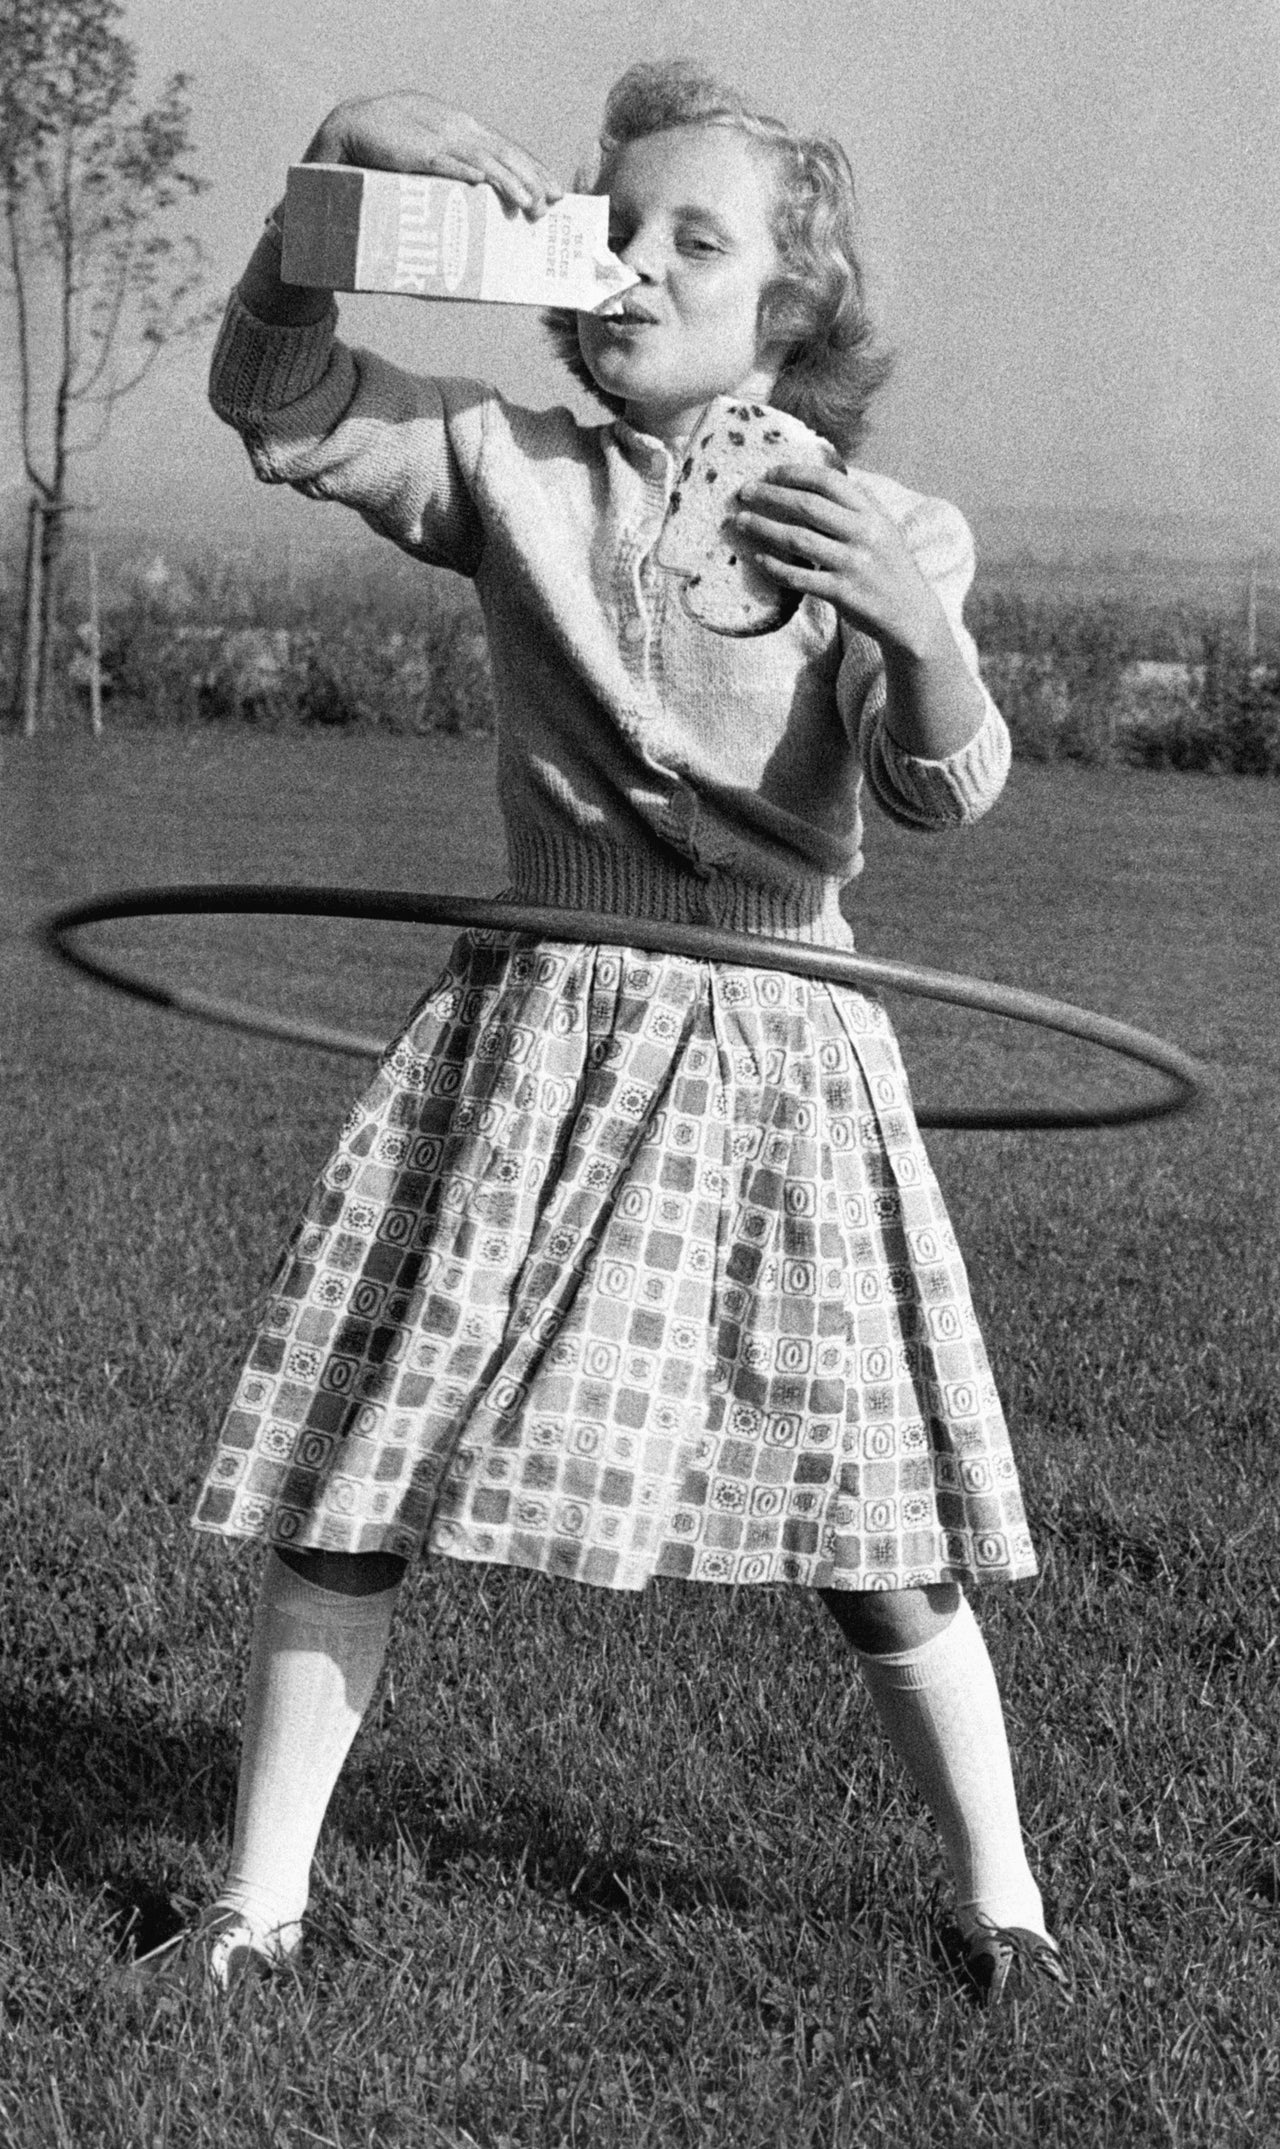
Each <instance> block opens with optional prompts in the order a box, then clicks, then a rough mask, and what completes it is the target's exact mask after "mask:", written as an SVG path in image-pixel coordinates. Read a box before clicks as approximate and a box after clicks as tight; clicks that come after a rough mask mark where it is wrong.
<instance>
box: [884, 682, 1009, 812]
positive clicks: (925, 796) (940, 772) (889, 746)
mask: <svg viewBox="0 0 1280 2149" xmlns="http://www.w3.org/2000/svg"><path fill="white" fill-rule="evenodd" d="M872 756H874V757H875V758H876V760H877V762H878V766H877V767H876V768H875V770H874V773H873V771H872V768H871V765H870V763H871V759H872ZM1010 759H1011V747H1010V742H1009V732H1008V727H1007V726H1006V724H1005V721H1004V718H1003V717H1002V716H1001V714H1000V711H999V710H998V709H997V707H996V705H995V703H994V702H993V701H992V700H991V699H990V697H988V699H987V706H986V713H985V715H984V717H983V720H982V724H981V726H980V727H979V729H978V731H977V732H976V733H975V734H974V736H973V738H971V739H970V740H969V741H968V743H967V744H966V745H964V746H961V747H959V748H957V750H956V752H955V753H953V754H948V755H947V757H946V759H945V760H943V761H929V760H926V759H925V758H924V757H923V756H921V755H919V754H909V753H908V752H907V750H906V748H905V747H904V746H899V744H898V742H897V740H896V739H895V738H894V737H893V734H892V733H891V732H890V731H889V730H888V728H887V727H886V726H885V725H884V724H881V725H880V727H879V729H878V731H877V733H876V735H875V742H874V745H873V747H872V753H871V755H869V756H868V768H867V775H868V779H869V781H871V783H872V786H873V789H874V790H875V792H876V795H877V796H878V797H879V798H880V799H881V801H882V803H884V801H885V798H886V796H887V797H888V798H892V799H893V802H894V803H893V806H892V808H891V809H890V810H891V811H892V812H893V813H894V816H895V818H896V819H901V820H907V821H910V822H911V824H912V825H913V826H914V827H917V828H923V829H929V828H947V827H951V828H955V827H960V826H963V825H965V824H967V823H968V822H970V821H976V820H977V819H978V818H979V817H980V815H982V814H983V813H985V812H986V810H987V807H988V806H989V805H990V804H991V801H992V799H993V798H995V797H996V796H997V795H998V794H999V791H1000V789H1001V787H1002V785H1003V783H1004V781H1005V778H1006V776H1007V775H1008V773H1009V762H1010ZM877 778H878V779H879V781H877V780H876V779H877ZM908 800H910V802H911V804H910V807H908V806H907V804H906V802H907V801H908Z"/></svg>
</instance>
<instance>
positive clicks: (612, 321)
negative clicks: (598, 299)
mask: <svg viewBox="0 0 1280 2149" xmlns="http://www.w3.org/2000/svg"><path fill="white" fill-rule="evenodd" d="M593 319H595V320H597V321H603V322H605V323H606V324H607V326H608V327H610V328H654V327H656V326H657V320H656V316H655V315H653V314H651V313H645V312H644V311H643V310H642V308H640V307H639V306H628V305H627V303H626V301H625V300H623V301H622V303H621V304H618V303H616V302H614V303H613V304H612V306H611V309H610V311H609V312H607V313H606V312H604V311H603V310H601V311H599V312H597V313H596V314H595V315H594V316H593Z"/></svg>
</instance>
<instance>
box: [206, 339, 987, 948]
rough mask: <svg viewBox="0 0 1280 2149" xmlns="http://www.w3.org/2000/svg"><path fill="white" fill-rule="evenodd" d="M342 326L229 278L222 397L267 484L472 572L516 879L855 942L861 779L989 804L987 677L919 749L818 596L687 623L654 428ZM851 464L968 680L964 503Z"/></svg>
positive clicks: (561, 892)
mask: <svg viewBox="0 0 1280 2149" xmlns="http://www.w3.org/2000/svg"><path fill="white" fill-rule="evenodd" d="M335 322H336V313H335V312H333V311H331V312H330V314H329V316H328V318H327V319H325V320H324V321H322V322H320V323H319V324H317V325H315V326H309V327H304V328H279V327H272V326H267V325H265V324H263V323H262V322H260V321H258V320H256V319H255V318H254V316H253V315H251V314H250V313H249V312H248V311H247V310H246V308H245V307H244V306H243V304H242V303H241V302H240V300H239V299H238V298H237V297H233V298H232V300H231V303H230V306H229V308H228V311H227V315H226V319H225V321H224V324H223V328H222V333H221V335H220V336H219V339H218V344H217V349H216V351H215V354H214V361H213V373H212V381H211V390H210V393H211V398H212V401H213V405H214V408H215V410H216V411H217V412H218V414H219V416H220V417H222V418H224V419H226V420H227V422H228V423H229V424H231V425H233V426H234V427H236V429H237V430H238V431H239V432H240V433H241V435H242V436H243V438H244V441H245V444H246V446H247V448H248V450H249V454H250V457H251V459H252V462H253V467H254V469H255V471H256V473H257V475H258V476H259V477H260V478H262V479H264V480H265V481H267V482H268V483H282V482H283V483H287V484H290V485H293V486H296V487H297V488H298V490H299V491H301V492H303V493H306V494H308V495H310V496H311V497H313V498H315V499H323V500H336V501H344V502H346V503H347V504H348V505H350V506H352V507H354V508H356V509H357V510H358V511H359V513H360V514H361V515H362V516H363V517H364V519H365V521H366V522H368V523H369V524H370V525H371V526H372V527H373V528H374V529H375V530H378V531H380V532H381V533H382V534H384V535H385V536H387V537H389V538H391V539H392V540H393V541H394V542H395V543H396V544H397V545H399V546H400V547H401V548H402V549H403V550H404V551H406V552H408V553H410V554H412V555H413V556H414V557H415V558H418V559H422V560H424V561H429V562H431V563H432V564H434V565H437V566H444V567H449V568H453V569H455V570H456V571H457V572H458V573H459V574H463V575H468V576H470V577H471V578H472V580H473V581H474V583H475V587H476V591H477V595H478V597H479V601H480V605H481V608H482V611H483V615H484V621H485V628H486V632H487V636H488V644H489V653H490V659H491V663H492V670H493V688H494V697H495V703H496V708H497V723H498V796H499V801H500V805H501V809H502V813H503V817H504V821H505V824H506V833H507V845H508V855H509V861H510V873H511V882H512V886H511V890H510V892H511V893H512V894H513V895H514V896H516V897H518V898H519V899H521V900H522V901H526V902H533V903H544V904H555V905H563V906H566V907H569V908H579V909H592V910H601V911H607V912H609V913H611V914H617V915H622V916H632V917H646V918H652V919H655V920H661V921H665V922H676V923H681V924H705V925H716V926H721V927H726V928H728V929H730V930H733V931H738V932H753V933H765V934H773V935H778V936H782V937H791V938H798V939H803V940H808V941H817V942H821V943H825V944H828V945H833V946H843V947H848V946H849V945H851V940H852V936H851V933H850V930H849V927H848V924H847V923H846V921H845V919H844V917H843V915H842V913H841V910H840V907H839V901H838V898H839V894H840V890H841V888H842V887H844V886H845V884H846V883H847V882H848V881H849V880H850V879H851V878H852V876H853V875H854V874H855V873H857V872H858V871H859V870H860V869H861V820H860V814H859V794H860V790H861V785H862V780H863V776H864V774H865V777H866V780H867V782H868V784H869V785H870V788H871V790H872V792H873V793H874V795H875V797H876V798H877V799H878V800H879V802H880V804H881V805H882V806H883V807H884V808H885V810H886V811H887V812H888V813H890V814H891V815H892V816H893V817H894V818H895V819H896V820H899V821H902V822H905V823H907V824H908V825H909V826H911V827H913V828H920V829H931V828H940V827H944V826H947V825H954V824H955V823H957V822H965V821H970V820H973V819H975V818H976V817H977V815H978V814H980V813H981V812H983V811H984V810H985V809H986V807H987V806H989V805H990V803H991V802H992V800H993V799H994V798H995V797H996V796H997V794H998V793H999V791H1000V788H1001V786H1002V784H1003V782H1004V778H1005V774H1006V772H1007V768H1008V760H1009V739H1008V733H1007V731H1006V729H1005V725H1004V721H1003V719H1002V718H1001V716H1000V714H999V711H998V710H997V709H996V707H995V705H994V703H993V702H992V701H991V699H990V697H989V696H986V697H985V698H986V711H985V717H984V721H983V723H982V726H981V729H980V730H979V731H978V733H977V736H976V737H975V738H974V739H972V740H971V741H970V742H969V744H968V745H966V746H965V747H963V748H962V749H961V750H960V751H959V752H958V753H954V754H952V755H950V756H949V757H948V758H947V759H945V760H940V761H930V760H923V759H920V758H919V757H917V756H914V755H911V754H908V753H906V752H904V751H903V749H902V748H901V747H899V746H898V745H897V744H896V742H895V741H894V740H893V738H892V737H891V736H890V734H889V732H888V730H887V729H886V726H885V722H884V708H885V682H884V665H883V660H882V657H881V653H880V650H879V647H878V645H877V644H876V642H874V641H873V640H871V639H870V638H869V637H868V636H866V635H863V634H860V633H857V632H854V631H851V630H849V629H848V628H846V627H844V626H843V625H842V624H841V622H840V621H839V619H838V617H837V614H836V613H835V611H834V609H833V608H832V607H831V606H830V605H828V604H826V603H825V602H822V601H821V600H818V599H814V598H807V599H806V600H805V601H804V602H803V603H802V605H801V606H800V609H799V611H798V612H797V613H796V614H795V616H794V618H793V619H792V620H791V621H790V622H789V623H788V624H787V625H786V626H784V627H782V628H780V629H778V630H777V631H775V632H773V633H770V634H765V635H759V636H752V637H750V638H747V639H736V638H732V637H727V636H723V635H717V634H712V633H709V632H708V631H707V630H706V629H705V628H703V627H700V626H698V625H697V624H696V623H695V622H694V621H693V620H692V619H691V618H690V617H689V616H688V614H687V613H686V612H685V610H684V608H683V606H682V604H681V602H680V596H679V589H678V585H677V584H675V583H674V582H673V580H672V578H671V577H670V576H668V575H667V574H665V573H664V572H663V571H662V570H661V569H660V568H656V567H655V566H654V564H653V557H652V555H653V548H654V545H655V543H656V541H657V537H658V533H659V529H660V527H661V524H662V520H663V516H664V514H665V511H666V505H667V499H668V496H669V493H670V491H671V489H672V486H673V483H674V480H675V471H676V465H675V461H674V459H673V457H672V455H671V454H670V453H669V451H668V449H667V448H666V447H665V446H664V445H663V443H662V442H660V441H658V440H654V439H651V438H650V437H649V436H647V435H645V434H642V433H639V432H637V431H635V430H634V429H633V428H632V427H630V426H629V425H627V424H626V423H625V422H624V421H622V420H615V421H613V422H612V423H606V424H602V425H595V426H588V425H583V424H581V423H580V422H579V421H578V420H577V419H576V418H575V417H574V416H573V415H572V414H571V413H570V412H569V411H567V410H563V409H556V410H548V411H532V410H526V409H524V408H522V407H521V406H519V405H517V404H514V403H510V402H508V401H507V400H506V399H505V398H504V397H502V396H500V395H498V394H497V393H496V392H495V391H494V390H493V389H491V388H489V387H487V386H485V385H483V384H481V383H479V382H476V381H470V380H447V379H446V380H427V379H420V378H418V377H416V376H415V375H412V374H409V373H406V372H403V371H401V370H399V369H398V368H396V367H394V366H391V365H389V364H387V363H386V361H385V360H383V359H381V358H378V357H376V356H374V355H373V354H371V353H369V352H366V351H361V350H352V349H349V348H347V347H346V346H345V345H344V344H343V343H341V342H340V341H338V340H337V339H336V338H335V334H334V328H335ZM859 475H860V476H863V477H865V480H866V482H867V484H868V485H869V486H870V487H871V488H872V489H873V491H874V494H875V497H876V498H877V499H878V500H879V502H880V503H881V505H882V506H883V507H884V508H885V509H886V511H887V512H888V513H889V514H890V515H892V516H893V517H894V519H895V520H896V521H897V522H898V524H899V525H900V527H901V529H902V531H903V534H904V536H905V539H906V542H907V544H908V546H909V547H910V549H911V552H912V554H913V555H914V557H915V559H916V561H917V564H918V565H919V567H920V568H921V570H922V572H923V573H924V575H925V576H926V577H927V579H928V580H929V581H930V582H931V583H932V585H933V587H934V589H935V590H936V591H937V593H938V596H939V598H940V599H941V601H942V604H943V607H944V609H945V611H946V614H947V618H948V620H949V621H950V623H951V627H952V631H953V632H954V634H955V636H956V640H957V642H958V644H959V646H960V647H961V649H962V650H963V652H964V654H965V657H966V659H967V661H968V664H969V666H970V668H971V670H972V671H973V674H974V677H975V679H976V678H977V676H978V673H977V656H976V652H975V650H974V646H973V642H972V640H971V639H970V637H969V635H968V633H967V631H966V629H965V627H964V624H963V620H962V605H963V600H964V596H965V592H966V591H967V589H968V587H969V583H970V581H971V578H972V573H973V548H972V541H971V539H970V535H969V531H968V528H967V526H966V524H965V522H964V520H963V518H962V517H961V516H960V514H959V513H958V512H957V511H956V509H955V508H953V507H951V506H949V505H948V504H947V503H946V502H945V501H941V500H928V499H924V498H922V497H921V496H920V495H919V494H916V493H913V492H909V491H908V490H907V489H906V487H905V486H902V485H898V484H896V483H895V482H894V481H893V480H891V479H888V478H883V477H878V476H872V475H870V474H869V473H861V472H860V473H859ZM984 695H985V689H984Z"/></svg>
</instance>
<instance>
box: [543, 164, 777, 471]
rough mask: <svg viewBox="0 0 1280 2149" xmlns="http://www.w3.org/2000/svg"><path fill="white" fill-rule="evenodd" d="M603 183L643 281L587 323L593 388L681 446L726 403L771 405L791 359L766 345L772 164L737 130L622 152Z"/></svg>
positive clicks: (625, 248) (620, 241) (615, 233)
mask: <svg viewBox="0 0 1280 2149" xmlns="http://www.w3.org/2000/svg"><path fill="white" fill-rule="evenodd" d="M602 184H607V187H608V191H609V203H610V220H609V229H610V243H611V245H612V247H613V250H614V252H615V253H617V254H619V255H620V256H621V257H622V259H623V260H624V261H625V262H626V264H627V266H628V268H631V269H634V270H635V272H636V273H637V275H638V276H639V278H640V282H639V283H638V284H635V285H633V286H632V288H631V289H630V290H629V291H624V292H623V293H622V294H621V296H620V297H618V298H615V299H611V300H610V301H609V305H608V309H607V312H606V313H604V314H599V313H582V314H579V316H578V343H579V347H580V349H581V351H582V356H583V359H584V361H585V363H586V365H587V368H588V370H589V372H590V373H591V376H592V379H593V380H594V381H595V382H596V383H597V385H598V386H599V387H601V388H603V389H605V390H606V391H607V392H608V394H610V395H611V396H617V397H619V398H620V399H621V400H622V402H623V404H624V406H625V410H626V416H627V419H628V421H629V423H630V424H632V425H634V426H636V427H637V429H638V430H639V431H641V432H644V433H652V434H655V435H656V436H657V437H658V438H659V439H660V440H665V441H667V442H668V443H670V444H672V445H675V444H676V443H677V442H679V441H681V440H683V439H684V438H685V437H686V436H687V434H688V433H689V432H690V431H691V430H692V428H693V426H694V425H695V424H696V423H697V420H698V416H699V414H700V412H701V411H702V409H703V407H704V406H705V405H706V404H707V403H708V402H710V400H711V398H712V396H714V395H742V396H744V397H745V396H754V397H755V398H756V399H757V400H759V401H767V399H768V395H769V392H770V390H771V389H772V387H773V383H774V380H775V379H776V377H777V371H778V364H779V362H780V354H778V353H772V354H771V353H769V352H767V351H762V350H761V349H760V348H759V343H758V337H757V327H756V324H757V320H758V317H759V309H760V294H761V291H762V290H763V288H764V286H765V284H766V283H768V282H769V281H770V280H771V279H772V278H773V277H774V276H776V275H777V273H778V269H779V262H778V256H777V252H776V249H775V247H774V243H773V238H772V236H771V233H770V228H769V227H770V220H771V215H772V210H773V186H772V181H771V178H770V173H769V167H768V161H767V158H766V157H765V156H763V155H761V154H760V153H758V152H757V151H755V150H754V149H753V148H752V147H751V146H750V144H749V143H748V142H747V140H746V139H745V137H744V136H743V135H741V134H739V133H737V132H735V131H734V130H733V129H732V128H729V127H705V126H704V127H699V126H690V127H675V128H672V129H671V130H670V131H669V132H668V133H666V134H652V135H646V136H645V137H644V139H643V140H641V141H638V142H628V143H627V144H626V145H625V147H624V148H623V149H622V150H620V151H619V153H618V156H617V158H616V159H615V161H614V163H613V165H612V167H611V168H610V170H609V171H608V173H607V174H606V175H605V178H604V180H603V181H602Z"/></svg>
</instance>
